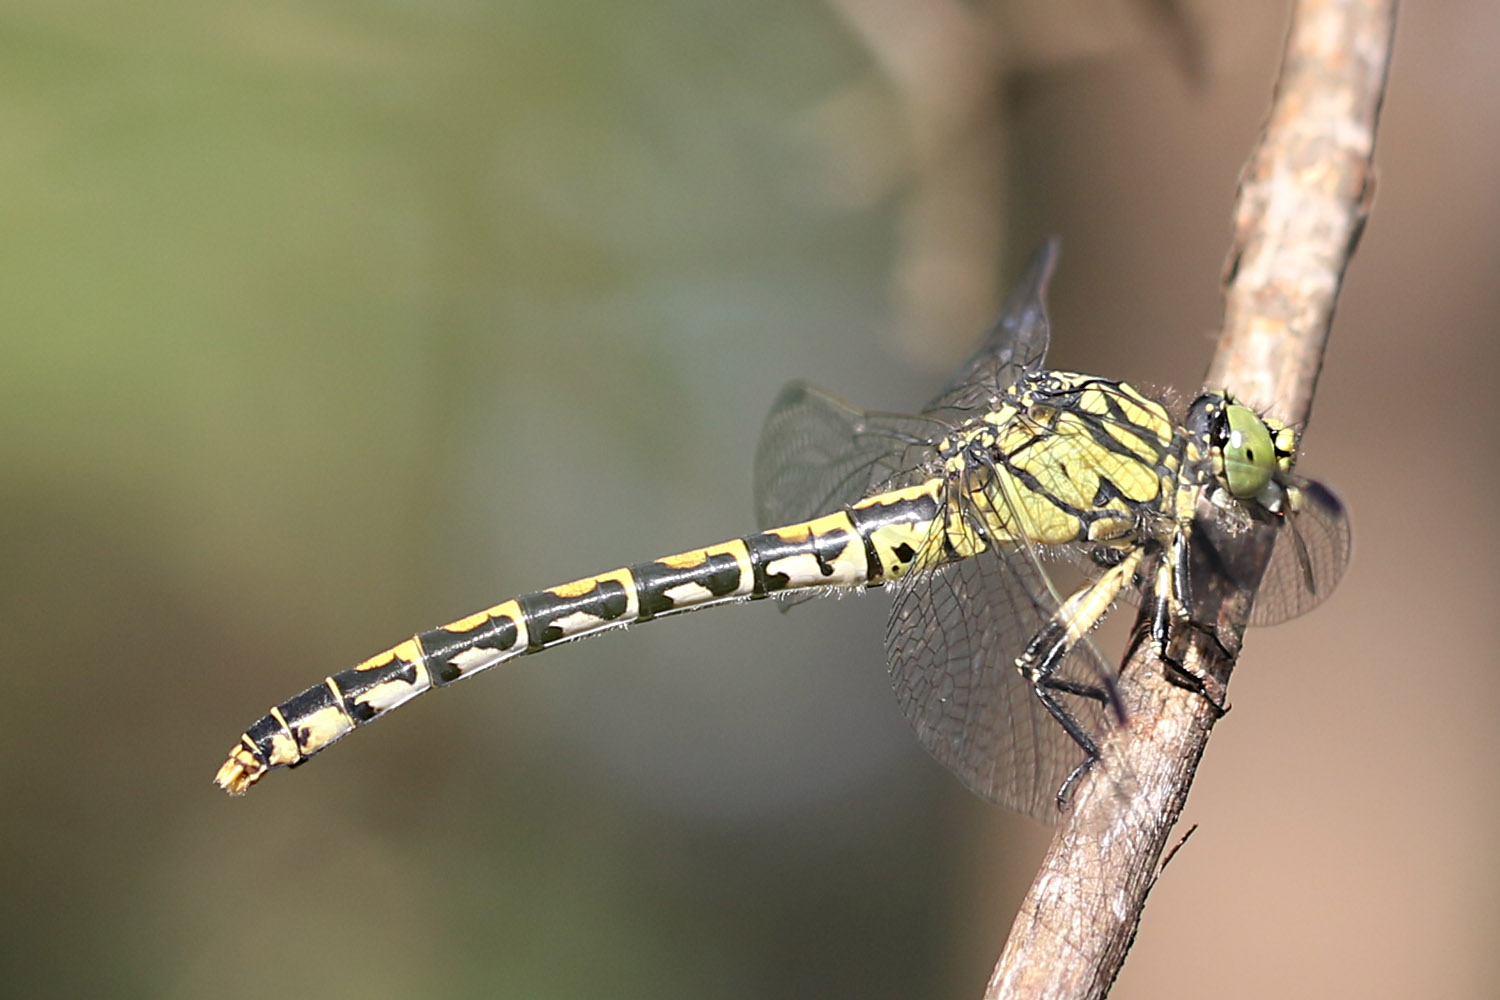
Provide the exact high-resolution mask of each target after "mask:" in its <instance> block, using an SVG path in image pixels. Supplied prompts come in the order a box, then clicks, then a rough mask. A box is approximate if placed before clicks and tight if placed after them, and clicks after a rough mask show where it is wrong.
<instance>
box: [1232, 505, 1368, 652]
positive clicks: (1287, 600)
mask: <svg viewBox="0 0 1500 1000" xmlns="http://www.w3.org/2000/svg"><path fill="white" fill-rule="evenodd" d="M1290 488H1291V489H1292V490H1294V491H1295V492H1296V493H1297V494H1298V503H1297V505H1296V508H1295V509H1294V510H1293V511H1292V512H1290V513H1289V514H1288V515H1287V517H1286V520H1285V521H1284V522H1283V523H1282V525H1281V529H1280V531H1278V532H1277V535H1276V543H1275V545H1274V547H1273V548H1272V549H1271V561H1270V562H1269V563H1268V564H1267V566H1266V572H1265V575H1264V576H1263V577H1261V583H1260V590H1259V591H1257V592H1256V595H1255V605H1254V607H1253V608H1252V610H1251V612H1250V624H1251V625H1275V624H1278V623H1280V622H1284V621H1287V620H1289V619H1292V618H1296V617H1297V616H1298V615H1302V614H1306V613H1307V612H1308V611H1311V610H1312V609H1313V608H1314V607H1316V606H1317V605H1318V604H1319V603H1321V602H1322V600H1323V599H1324V598H1325V597H1327V596H1328V595H1329V594H1330V593H1332V592H1333V588H1334V586H1335V585H1336V584H1337V583H1338V582H1339V579H1340V577H1342V576H1343V575H1344V570H1345V569H1347V568H1348V566H1349V548H1350V535H1349V515H1348V513H1347V512H1346V511H1345V509H1344V505H1343V503H1342V502H1340V500H1339V498H1338V497H1336V496H1334V494H1333V492H1332V491H1331V490H1329V489H1328V488H1327V487H1325V486H1323V485H1322V484H1321V483H1316V482H1312V481H1310V480H1297V481H1295V482H1294V483H1293V484H1291V486H1290Z"/></svg>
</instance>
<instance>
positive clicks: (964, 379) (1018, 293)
mask: <svg viewBox="0 0 1500 1000" xmlns="http://www.w3.org/2000/svg"><path fill="white" fill-rule="evenodd" d="M1058 246H1059V244H1058V240H1057V238H1056V237H1052V238H1050V239H1048V240H1047V241H1046V242H1045V243H1043V244H1042V245H1041V247H1040V248H1039V249H1038V250H1037V252H1036V254H1035V255H1034V256H1033V257H1032V258H1031V264H1030V266H1028V267H1027V269H1026V274H1025V275H1024V276H1023V277H1022V278H1021V280H1020V281H1018V282H1016V284H1015V287H1014V288H1012V289H1011V292H1010V295H1009V296H1007V298H1006V300H1005V305H1004V306H1002V307H1001V310H1000V318H999V319H997V320H996V321H995V325H994V326H993V327H991V328H990V332H989V334H988V335H987V336H986V337H985V338H984V343H983V344H981V345H980V347H979V350H977V351H976V352H974V356H973V357H971V358H969V360H968V361H967V362H965V363H964V366H963V367H962V368H960V369H959V370H958V373H957V374H956V375H954V376H953V378H952V379H950V380H949V381H948V384H947V385H946V386H944V387H943V391H942V392H940V393H939V394H938V396H937V398H936V399H934V400H933V401H932V402H931V403H929V404H928V405H927V407H926V408H925V409H924V410H923V411H922V412H924V413H932V412H935V411H939V410H947V409H957V410H970V409H974V408H975V407H978V406H983V405H985V404H986V403H988V402H989V401H990V400H992V399H994V398H995V397H996V396H998V395H999V394H1000V393H1001V392H1002V391H1004V390H1005V389H1008V388H1010V387H1011V386H1012V385H1014V384H1015V383H1016V382H1017V381H1018V380H1019V379H1020V377H1021V375H1022V373H1024V372H1027V371H1030V370H1032V369H1034V368H1039V367H1040V366H1041V364H1042V360H1043V358H1045V357H1046V355H1047V344H1048V341H1049V340H1050V339H1051V328H1050V326H1049V325H1048V322H1047V301H1046V296H1047V282H1048V281H1050V280H1051V278H1052V269H1053V267H1054V266H1055V265H1056V264H1057V254H1058Z"/></svg>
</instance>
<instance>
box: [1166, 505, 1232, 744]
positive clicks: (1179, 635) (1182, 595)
mask: <svg viewBox="0 0 1500 1000" xmlns="http://www.w3.org/2000/svg"><path fill="white" fill-rule="evenodd" d="M1189 587H1190V584H1189V578H1188V548H1187V533H1186V532H1183V531H1178V532H1176V533H1175V534H1174V535H1173V537H1172V544H1171V546H1170V548H1169V549H1168V551H1167V554H1166V555H1165V556H1164V557H1163V558H1162V559H1161V561H1160V562H1159V563H1158V564H1157V567H1156V583H1155V586H1154V587H1153V588H1152V604H1151V644H1152V645H1153V646H1154V647H1155V648H1156V653H1157V655H1158V656H1160V657H1161V661H1162V662H1163V663H1165V664H1166V665H1167V669H1168V671H1169V673H1168V675H1167V678H1168V680H1170V681H1172V682H1173V683H1174V684H1178V685H1180V686H1182V687H1185V688H1187V689H1188V690H1190V691H1194V692H1196V693H1198V694H1200V695H1202V696H1203V700H1204V701H1206V702H1208V704H1209V707H1211V708H1212V709H1213V710H1214V713H1215V714H1216V715H1217V716H1218V717H1220V718H1222V717H1223V716H1224V714H1225V713H1226V712H1228V711H1229V705H1228V701H1227V699H1226V697H1225V696H1226V694H1227V692H1225V691H1224V686H1223V685H1222V684H1220V683H1219V682H1218V680H1216V679H1215V678H1213V677H1210V676H1209V675H1208V674H1206V673H1204V672H1203V671H1201V670H1195V669H1193V668H1192V667H1190V666H1188V663H1187V659H1186V655H1185V654H1186V650H1187V636H1188V632H1189V630H1192V631H1197V632H1201V633H1203V634H1204V635H1207V636H1208V637H1209V638H1211V639H1213V640H1214V642H1215V643H1216V644H1217V645H1218V646H1219V648H1220V649H1221V650H1223V651H1224V653H1225V655H1228V650H1224V644H1223V642H1222V641H1221V640H1220V639H1219V635H1218V632H1217V631H1216V630H1215V629H1213V628H1210V627H1208V626H1205V625H1202V624H1200V623H1199V622H1197V621H1195V620H1194V619H1193V615H1192V612H1191V611H1189V610H1188V608H1189V605H1190V603H1191V601H1192V592H1191V590H1190V589H1189Z"/></svg>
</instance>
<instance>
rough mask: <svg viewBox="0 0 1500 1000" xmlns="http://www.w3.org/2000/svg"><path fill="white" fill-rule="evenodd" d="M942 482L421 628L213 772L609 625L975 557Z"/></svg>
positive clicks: (234, 774) (241, 772)
mask: <svg viewBox="0 0 1500 1000" xmlns="http://www.w3.org/2000/svg"><path fill="white" fill-rule="evenodd" d="M942 491H943V480H941V479H931V480H928V481H927V482H925V483H922V484H921V485H918V486H914V487H909V488H907V489H902V490H896V491H893V492H890V493H882V494H879V495H877V496H873V497H870V498H868V499H865V500H862V501H860V502H859V503H857V504H855V505H853V506H852V507H848V508H846V509H845V510H842V511H840V512H838V513H836V514H829V515H827V516H826V517H820V518H817V519H816V520H813V521H806V522H803V523H801V524H795V525H791V526H789V527H785V528H773V529H771V530H769V531H764V532H761V533H760V534H756V535H751V536H749V537H747V538H741V539H736V540H734V541H731V542H724V543H723V544H720V545H712V546H709V547H708V548H703V549H694V550H693V551H691V552H683V553H681V554H679V555H674V556H666V557H664V558H661V559H656V560H653V561H651V562H645V563H638V564H637V565H634V566H630V567H627V568H625V569H617V570H614V571H612V572H609V573H601V574H599V575H598V576H591V577H586V578H584V579H582V580H576V581H574V582H573V583H565V584H563V585H562V586H559V587H551V588H548V589H547V590H540V591H537V592H536V593H533V594H527V595H526V596H524V597H518V598H515V599H514V600H509V601H506V602H504V603H502V604H497V605H495V606H494V607H492V608H487V609H485V610H484V611H480V612H478V613H477V614H473V615H470V616H468V617H467V618H461V619H459V620H458V621H455V622H450V623H448V624H447V625H443V626H441V627H439V628H435V629H432V630H430V631H427V632H422V633H420V634H418V635H415V636H412V637H411V638H410V639H407V640H406V641H405V642H402V643H400V644H399V645H397V646H394V647H392V648H391V649H388V650H386V651H385V652H383V653H381V654H379V655H378V656H373V657H371V658H370V659H368V660H366V661H364V662H363V663H361V664H359V665H358V666H356V667H353V668H351V669H349V670H345V671H343V672H342V673H338V674H334V675H333V676H332V677H329V678H327V679H325V680H324V681H323V683H321V684H319V685H317V686H315V687H311V688H308V689H307V690H306V691H303V692H302V693H301V694H299V695H297V696H296V697H294V698H290V699H288V700H287V701H284V702H282V703H281V704H280V705H278V706H276V707H275V708H273V709H271V711H270V713H269V714H268V715H266V716H264V717H263V718H261V719H260V721H258V722H256V723H255V724H254V725H253V726H251V727H250V728H249V730H247V731H246V732H245V734H244V735H243V736H242V737H241V738H240V742H239V744H238V745H236V746H235V748H234V749H233V750H232V751H231V752H230V754H229V759H228V760H227V761H226V762H225V763H224V766H223V767H221V768H220V769H219V773H218V775H217V777H216V778H215V779H214V780H215V781H216V782H217V783H218V784H219V786H220V787H221V788H223V789H224V790H225V791H228V792H231V793H233V794H236V795H238V794H242V793H244V791H245V790H246V789H247V788H249V787H250V786H251V785H252V784H254V783H255V782H256V781H258V780H259V779H260V777H261V776H262V775H264V774H265V773H266V771H268V770H269V769H271V768H273V767H284V766H288V765H292V764H300V763H301V762H302V761H304V760H306V759H307V758H309V757H311V756H312V755H313V754H315V753H317V752H318V751H319V750H322V749H323V748H324V747H326V746H328V745H329V744H331V743H333V742H335V741H337V740H339V739H341V738H342V737H344V736H345V735H347V734H348V733H350V732H352V731H353V730H354V729H355V727H357V726H360V725H363V724H364V723H367V722H370V721H371V720H373V719H376V718H378V717H379V716H381V715H384V714H385V713H386V712H388V711H390V710H391V709H393V708H395V707H396V706H397V705H400V704H402V703H403V702H406V701H408V700H410V699H411V698H414V697H416V696H417V695H419V694H421V693H422V692H424V691H426V690H428V689H429V688H433V687H444V686H446V685H448V684H451V683H453V682H454V681H456V680H459V679H460V678H463V677H468V676H469V675H471V674H475V673H478V672H479V671H481V670H484V669H486V668H488V667H492V666H494V665H495V664H497V663H502V662H504V661H506V660H509V659H511V658H513V657H517V656H521V655H523V654H525V653H534V652H537V651H539V650H543V649H547V648H548V647H550V646H555V645H557V644H558V643H562V642H567V641H568V640H570V639H576V638H578V637H580V636H584V635H589V634H592V633H594V632H598V631H600V630H603V629H608V628H614V627H616V626H621V625H629V624H632V623H634V622H643V621H650V620H651V619H653V618H657V617H660V616H662V615H666V614H671V613H674V612H679V611H689V610H692V609H694V608H702V607H708V606H710V605H714V604H722V603H725V602H730V601H739V600H754V599H756V598H763V597H769V596H772V595H774V594H778V593H782V592H785V591H793V590H804V589H808V588H818V587H841V588H853V587H874V586H879V585H880V584H882V583H884V582H885V581H887V580H890V579H894V578H896V577H898V576H901V575H902V574H904V573H906V572H907V571H908V570H909V569H911V567H912V565H913V564H914V563H917V562H918V561H921V562H923V563H924V564H925V563H930V562H933V561H939V560H941V559H943V558H948V557H952V556H956V555H961V554H962V555H967V554H970V553H971V552H972V551H973V548H974V546H975V544H976V543H975V541H974V539H973V537H972V536H971V535H968V534H967V533H966V532H964V533H961V536H960V537H954V538H951V539H950V538H949V537H948V533H947V532H945V531H938V532H933V531H932V528H933V522H934V521H936V520H938V518H939V511H940V509H941V508H942V506H943V501H942V496H943V492H942ZM944 520H945V523H954V519H953V518H951V517H950V518H945V519H944ZM955 526H956V525H955ZM965 550H967V551H965Z"/></svg>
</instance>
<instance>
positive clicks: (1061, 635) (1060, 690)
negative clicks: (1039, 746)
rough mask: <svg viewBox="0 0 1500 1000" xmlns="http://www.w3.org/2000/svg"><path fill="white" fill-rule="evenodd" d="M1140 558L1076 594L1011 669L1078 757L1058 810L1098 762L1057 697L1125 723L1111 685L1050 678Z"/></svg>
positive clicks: (1138, 554) (1094, 748)
mask: <svg viewBox="0 0 1500 1000" xmlns="http://www.w3.org/2000/svg"><path fill="white" fill-rule="evenodd" d="M1144 555H1145V550H1144V549H1136V550H1135V551H1133V552H1131V553H1129V554H1128V555H1127V556H1126V557H1125V558H1123V559H1122V560H1120V561H1119V562H1118V563H1116V564H1115V565H1114V566H1111V567H1110V568H1109V569H1108V570H1107V571H1105V573H1104V574H1103V575H1102V576H1100V577H1099V579H1098V580H1096V581H1094V582H1093V583H1090V584H1087V585H1085V586H1084V587H1082V588H1080V589H1079V590H1078V591H1076V592H1075V593H1074V594H1073V595H1072V596H1071V597H1069V598H1068V599H1067V600H1066V601H1064V602H1063V603H1062V605H1061V606H1060V607H1059V608H1058V609H1057V611H1056V612H1055V613H1054V614H1053V615H1052V617H1051V618H1050V619H1048V621H1047V623H1046V624H1045V625H1043V626H1042V627H1041V629H1039V630H1038V631H1037V634H1036V635H1034V636H1033V637H1032V639H1031V641H1030V642H1029V643H1027V644H1026V650H1025V651H1024V652H1023V653H1022V654H1021V655H1020V656H1019V657H1018V658H1017V659H1016V669H1018V670H1019V671H1020V672H1021V676H1022V677H1024V678H1026V681H1027V683H1029V684H1030V685H1031V690H1032V692H1033V693H1034V694H1035V695H1036V697H1037V700H1038V701H1040V702H1041V703H1042V707H1043V708H1045V709H1046V710H1047V712H1048V714H1049V715H1051V716H1052V718H1053V719H1055V720H1056V721H1057V724H1058V725H1060V726H1062V728H1063V731H1064V732H1066V733H1067V734H1068V736H1069V737H1070V738H1071V739H1072V740H1073V742H1074V743H1077V744H1078V746H1079V747H1081V748H1082V750H1083V752H1084V759H1083V761H1082V762H1081V763H1080V764H1079V765H1078V766H1077V767H1075V768H1074V769H1073V771H1072V772H1071V773H1070V774H1069V775H1068V777H1067V779H1066V780H1065V781H1064V782H1063V783H1062V787H1061V788H1059V789H1058V790H1057V807H1058V808H1059V809H1061V808H1063V807H1065V806H1066V805H1067V803H1068V798H1069V797H1070V795H1071V794H1072V790H1073V786H1074V785H1075V784H1077V782H1078V779H1079V778H1081V777H1082V776H1083V775H1084V774H1085V773H1086V772H1087V771H1088V770H1089V768H1091V767H1092V766H1093V764H1094V762H1095V761H1096V760H1098V759H1099V757H1100V753H1099V744H1098V743H1097V742H1095V740H1094V738H1093V737H1092V736H1091V735H1089V733H1088V732H1087V731H1086V730H1085V729H1084V728H1083V726H1082V725H1080V724H1079V722H1078V720H1077V719H1076V718H1075V717H1074V716H1073V714H1072V713H1071V712H1069V711H1068V710H1067V708H1066V707H1064V705H1063V704H1062V702H1061V701H1060V699H1059V698H1058V695H1060V694H1070V695H1074V696H1075V697H1080V698H1088V699H1091V700H1093V701H1098V702H1100V703H1101V704H1105V705H1108V706H1109V707H1110V709H1111V710H1112V711H1113V712H1114V713H1115V717H1116V719H1117V720H1118V721H1119V722H1121V723H1124V721H1125V707H1124V704H1123V703H1122V702H1121V701H1120V695H1119V692H1118V691H1117V690H1116V689H1115V687H1114V685H1113V684H1107V685H1105V686H1101V685H1091V684H1083V683H1080V682H1078V681H1072V680H1068V679H1066V678H1062V677H1057V676H1055V674H1056V672H1057V670H1058V668H1060V667H1061V666H1062V664H1063V661H1064V660H1066V659H1067V656H1068V653H1069V652H1070V651H1071V650H1072V649H1073V646H1074V645H1075V644H1076V643H1078V642H1079V641H1080V640H1082V639H1083V638H1084V637H1085V636H1086V635H1088V633H1089V632H1091V631H1092V630H1093V628H1094V626H1095V625H1097V624H1098V623H1099V622H1100V620H1101V619H1103V618H1104V616H1105V615H1106V614H1107V613H1108V612H1109V609H1110V607H1111V606H1112V605H1113V604H1114V602H1115V599H1116V598H1117V597H1119V595H1120V591H1121V590H1122V589H1123V588H1124V586H1125V584H1126V583H1127V582H1128V581H1129V580H1131V579H1132V577H1133V576H1134V574H1135V571H1136V568H1137V567H1138V566H1139V565H1140V562H1141V559H1142V558H1143V557H1144Z"/></svg>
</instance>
